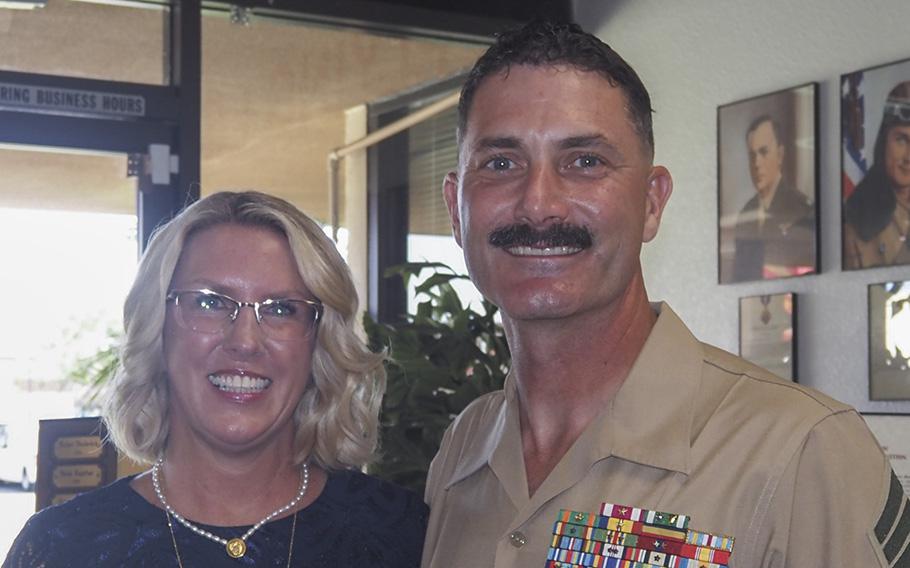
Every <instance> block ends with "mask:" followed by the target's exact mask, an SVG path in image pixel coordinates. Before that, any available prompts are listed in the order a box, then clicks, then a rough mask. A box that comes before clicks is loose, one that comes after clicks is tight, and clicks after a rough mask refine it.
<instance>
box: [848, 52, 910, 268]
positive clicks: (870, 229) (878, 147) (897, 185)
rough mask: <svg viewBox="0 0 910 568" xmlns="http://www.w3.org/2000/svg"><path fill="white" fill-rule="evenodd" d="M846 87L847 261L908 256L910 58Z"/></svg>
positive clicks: (889, 262)
mask: <svg viewBox="0 0 910 568" xmlns="http://www.w3.org/2000/svg"><path fill="white" fill-rule="evenodd" d="M840 87H841V88H840V93H841V200H842V201H841V204H842V206H841V212H842V222H843V226H842V231H841V238H842V243H841V244H842V255H841V262H842V266H843V268H844V270H858V269H861V268H870V267H874V266H893V265H901V264H910V239H908V235H910V59H906V60H904V61H898V62H896V63H890V64H887V65H882V66H879V67H873V68H871V69H864V70H861V71H855V72H853V73H847V74H846V75H842V76H841V80H840Z"/></svg>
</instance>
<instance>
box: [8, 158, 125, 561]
mask: <svg viewBox="0 0 910 568" xmlns="http://www.w3.org/2000/svg"><path fill="white" fill-rule="evenodd" d="M0 172H3V175H0V267H3V268H2V270H3V278H0V298H3V299H4V300H5V302H4V305H3V316H2V317H0V430H2V437H3V438H5V442H6V444H0V481H3V482H15V483H24V484H25V485H28V484H33V483H34V481H35V473H36V454H37V442H38V421H39V420H40V419H42V418H67V417H72V416H78V415H81V414H83V413H86V412H91V413H95V412H97V408H96V404H95V403H91V402H90V401H88V400H87V398H86V393H87V387H86V385H85V384H84V383H83V382H80V381H79V380H77V379H76V376H77V375H78V374H79V372H78V370H79V367H80V365H79V362H80V360H82V361H84V359H83V358H85V357H90V356H92V355H94V354H97V353H98V352H99V350H102V349H105V348H107V347H109V346H110V345H111V344H112V343H114V342H115V339H114V336H116V335H117V334H119V333H122V326H123V323H122V322H123V302H124V299H125V297H126V293H127V290H128V288H129V286H130V284H131V283H132V280H133V278H134V276H135V272H136V252H137V242H136V215H135V203H136V189H135V187H136V181H135V180H134V179H129V178H127V177H126V156H123V155H109V154H100V155H99V154H89V153H84V152H83V153H73V152H68V153H59V152H56V151H54V150H52V149H49V148H41V149H35V148H33V149H30V150H29V149H25V148H24V147H22V148H16V149H9V148H0ZM86 378H87V377H86ZM23 475H24V476H25V479H26V481H25V482H23ZM20 496H22V497H24V498H20ZM34 508H35V494H34V493H26V492H22V493H11V492H0V511H3V514H2V517H3V518H2V521H3V522H0V550H8V549H9V546H10V545H11V544H12V541H13V538H14V537H15V536H16V534H17V533H18V532H19V530H20V529H21V528H22V525H23V523H24V522H25V520H26V518H27V517H28V515H29V514H30V513H32V512H34Z"/></svg>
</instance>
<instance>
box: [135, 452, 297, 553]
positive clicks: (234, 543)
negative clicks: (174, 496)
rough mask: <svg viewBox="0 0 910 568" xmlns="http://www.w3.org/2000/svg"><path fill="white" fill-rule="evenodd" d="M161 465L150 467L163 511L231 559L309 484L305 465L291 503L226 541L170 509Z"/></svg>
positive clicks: (292, 505)
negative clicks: (162, 487) (162, 482)
mask: <svg viewBox="0 0 910 568" xmlns="http://www.w3.org/2000/svg"><path fill="white" fill-rule="evenodd" d="M163 463H164V459H163V458H159V459H158V461H156V462H155V465H154V466H152V486H153V487H154V488H155V495H157V496H158V500H159V501H161V504H162V505H163V506H164V509H165V510H166V511H167V512H168V513H170V514H171V515H172V516H173V517H174V518H175V519H177V521H179V522H180V524H181V525H183V526H185V527H186V528H188V529H190V530H191V531H193V532H194V533H196V534H198V535H199V536H204V537H205V538H207V539H209V540H212V541H215V542H217V543H218V544H220V545H222V546H224V547H225V549H226V550H227V554H228V556H230V557H231V558H240V557H241V556H243V555H244V554H246V541H247V539H248V538H250V537H251V536H252V535H253V533H254V532H256V531H258V530H259V529H260V528H262V525H264V524H266V523H267V522H269V521H271V520H272V519H274V518H275V517H277V516H278V515H280V514H281V513H284V512H285V511H287V510H288V509H291V508H292V507H294V506H295V505H296V504H297V503H299V502H300V500H301V499H303V496H304V495H305V494H306V490H307V487H308V486H309V484H310V469H309V467H307V464H303V468H302V469H301V470H300V489H299V490H298V491H297V494H296V495H295V496H294V498H293V499H291V502H290V503H288V504H287V505H284V506H283V507H280V508H278V509H275V510H274V511H272V512H271V513H269V514H268V515H266V516H265V518H263V519H262V520H261V521H259V522H258V523H256V524H255V525H253V526H252V527H251V528H250V530H248V531H246V532H245V533H244V534H243V536H241V537H239V538H237V537H234V538H232V539H230V540H227V539H225V538H221V537H220V536H217V535H214V534H212V533H210V532H209V531H207V530H205V529H202V528H200V527H197V526H196V525H194V524H193V523H191V522H189V521H188V520H186V519H185V518H183V516H182V515H180V513H178V512H177V511H175V510H174V508H173V507H171V506H170V504H168V502H167V500H166V499H165V498H164V492H163V491H162V490H161V482H160V480H159V471H160V470H161V466H162V464H163Z"/></svg>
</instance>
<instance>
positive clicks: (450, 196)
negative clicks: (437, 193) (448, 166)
mask: <svg viewBox="0 0 910 568" xmlns="http://www.w3.org/2000/svg"><path fill="white" fill-rule="evenodd" d="M442 197H443V199H445V200H446V208H447V209H448V210H449V219H450V220H451V221H452V234H453V235H454V236H455V242H456V243H458V246H461V216H460V214H459V212H458V174H456V173H455V172H449V173H448V174H446V177H445V180H443V182H442Z"/></svg>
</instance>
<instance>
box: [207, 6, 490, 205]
mask: <svg viewBox="0 0 910 568" xmlns="http://www.w3.org/2000/svg"><path fill="white" fill-rule="evenodd" d="M202 44H203V45H202V47H203V50H202V55H203V69H202V71H203V73H202V193H203V194H204V195H205V194H210V193H213V192H215V191H217V190H221V189H229V188H254V189H259V190H261V191H265V192H268V193H272V194H275V195H279V196H281V197H284V198H286V199H289V200H291V201H292V202H294V203H295V204H296V205H297V206H299V207H301V208H302V209H303V210H305V211H306V212H307V213H309V214H311V215H313V216H314V217H316V218H317V219H319V220H321V221H322V222H328V221H329V210H328V208H329V199H328V194H329V190H328V173H327V166H326V163H327V156H328V153H329V152H330V151H331V150H332V149H333V148H336V147H338V146H341V145H342V144H343V143H344V127H345V117H344V111H345V109H348V108H350V107H353V106H355V105H359V104H363V103H366V102H368V101H376V100H378V99H382V98H384V97H389V96H391V95H393V94H396V93H400V92H402V91H405V90H408V89H411V88H413V87H414V86H415V85H419V84H422V83H427V82H431V81H435V80H438V79H440V78H443V77H448V76H450V75H452V74H454V73H456V72H457V71H459V70H461V69H464V68H465V67H468V66H470V65H471V64H472V63H473V61H474V60H475V59H476V58H477V56H478V55H479V54H480V53H481V52H482V50H483V47H480V46H476V45H463V44H458V43H452V42H442V41H432V40H425V39H407V38H395V37H388V36H379V35H373V34H369V33H366V32H363V31H355V30H344V29H336V28H326V27H314V26H309V25H301V24H292V23H285V22H280V21H277V20H268V19H262V18H256V17H254V18H253V20H252V22H251V25H250V26H249V27H244V26H238V25H234V24H231V23H230V22H229V21H228V19H227V18H225V17H223V16H216V15H208V16H205V17H204V18H203V35H202Z"/></svg>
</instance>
